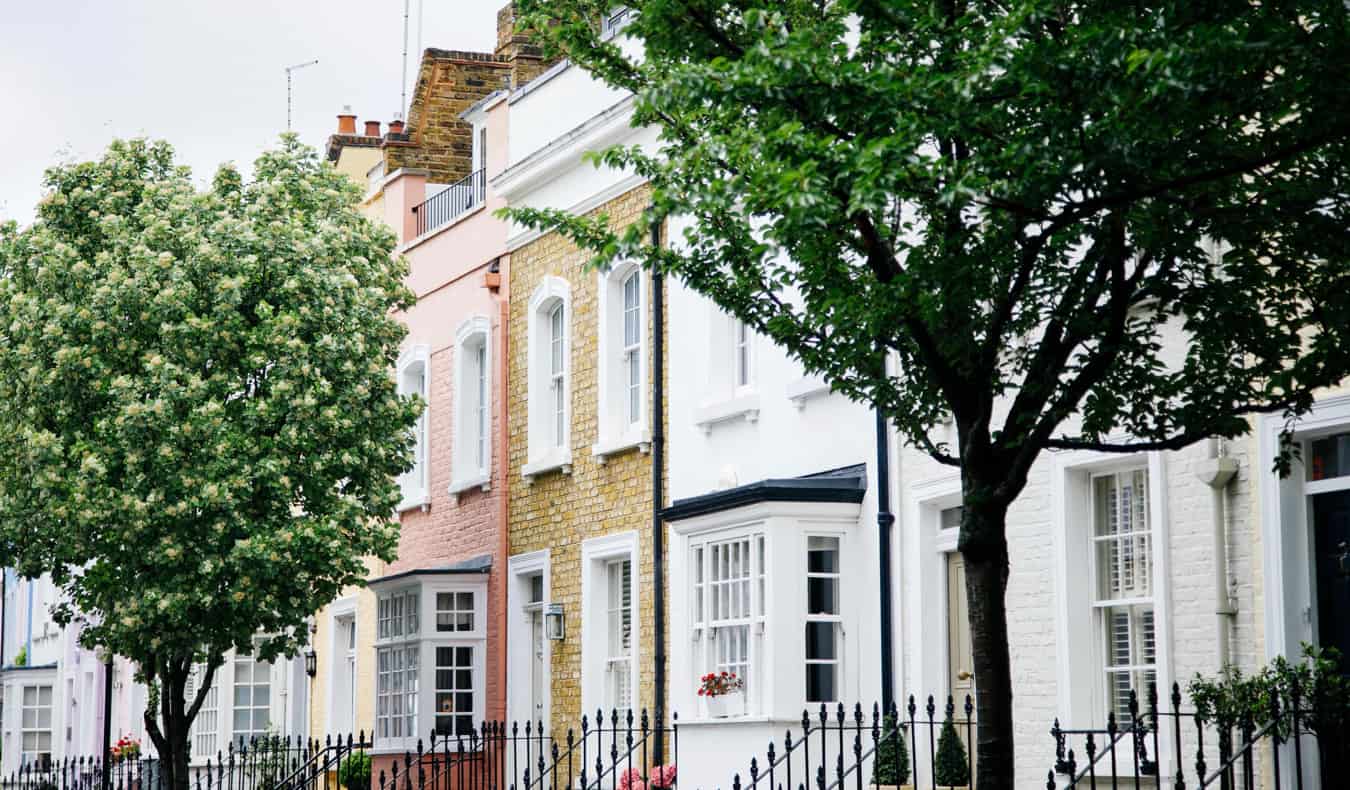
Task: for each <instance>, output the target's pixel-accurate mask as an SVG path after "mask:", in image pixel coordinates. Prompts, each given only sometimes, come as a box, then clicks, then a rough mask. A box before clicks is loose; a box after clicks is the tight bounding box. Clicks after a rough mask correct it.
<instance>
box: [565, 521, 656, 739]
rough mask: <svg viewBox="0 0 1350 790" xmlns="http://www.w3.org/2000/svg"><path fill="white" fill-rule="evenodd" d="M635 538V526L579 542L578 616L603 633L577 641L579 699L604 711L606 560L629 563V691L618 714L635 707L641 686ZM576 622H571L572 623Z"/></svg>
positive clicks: (606, 697) (639, 597)
mask: <svg viewBox="0 0 1350 790" xmlns="http://www.w3.org/2000/svg"><path fill="white" fill-rule="evenodd" d="M639 545H640V543H639V539H638V533H637V532H635V531H629V532H618V533H614V534H611V535H603V536H601V537H597V538H591V539H589V540H585V541H583V542H582V544H581V568H582V576H581V618H582V619H583V620H584V622H586V623H600V624H602V628H603V634H604V638H603V639H602V638H595V639H583V640H582V642H581V667H582V670H581V701H582V709H583V710H586V711H595V710H597V709H603V710H604V711H605V713H606V715H608V713H609V711H610V709H611V708H613V707H615V705H614V704H613V702H614V701H613V700H611V699H610V696H609V693H608V688H609V682H610V677H611V676H610V671H609V670H610V667H609V659H611V658H612V656H610V655H609V643H608V637H609V629H608V623H609V618H608V612H609V580H608V568H609V565H610V564H611V563H613V562H616V561H622V560H626V561H628V562H629V609H630V610H631V618H632V619H631V624H630V628H631V638H630V648H629V655H628V661H629V663H630V667H629V694H630V695H631V698H630V699H629V700H628V703H627V705H626V706H619V712H620V716H622V715H623V711H624V710H625V709H627V708H632V709H633V710H635V711H636V710H637V709H638V707H639V704H638V703H639V700H638V699H637V695H638V693H639V691H640V689H641V683H640V682H639V678H640V674H639V673H640V671H641V670H640V668H641V667H642V659H641V639H639V635H640V633H641V617H642V594H643V592H644V590H643V589H642V583H641V581H640V572H639V569H640V568H641V563H640V561H639ZM574 625H575V624H574Z"/></svg>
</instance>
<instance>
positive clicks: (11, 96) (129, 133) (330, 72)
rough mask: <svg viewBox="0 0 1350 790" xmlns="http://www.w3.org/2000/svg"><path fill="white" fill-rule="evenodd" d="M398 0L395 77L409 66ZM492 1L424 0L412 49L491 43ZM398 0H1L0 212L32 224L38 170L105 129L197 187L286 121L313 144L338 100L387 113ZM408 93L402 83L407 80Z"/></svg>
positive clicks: (254, 150) (383, 116)
mask: <svg viewBox="0 0 1350 790" xmlns="http://www.w3.org/2000/svg"><path fill="white" fill-rule="evenodd" d="M419 2H421V0H411V3H410V6H411V24H410V26H409V35H408V38H409V44H408V49H409V58H408V60H409V65H408V72H409V82H410V83H411V82H412V80H413V79H414V75H415V73H416V63H417V61H418V54H417V40H418V36H417V18H418V5H419ZM506 2H507V0H427V2H426V4H425V8H424V9H423V12H422V20H423V25H422V28H423V32H422V47H423V48H426V47H439V48H442V49H467V50H477V51H489V52H490V51H491V50H492V48H493V46H494V45H495V43H496V35H497V34H496V12H497V9H498V8H499V7H500V6H502V5H505V4H506ZM403 6H404V2H403V0H271V2H268V0H0V110H2V111H3V117H0V221H4V220H7V219H16V220H18V221H19V222H20V223H26V222H29V221H31V220H32V218H33V213H34V207H35V204H36V203H37V200H38V198H39V196H40V195H41V179H42V171H43V170H44V169H45V168H46V167H48V166H49V165H51V164H53V163H55V162H58V161H62V160H65V159H90V158H94V157H97V156H98V155H99V154H100V153H101V152H102V150H103V149H104V148H105V147H106V145H107V143H108V141H109V140H111V139H113V138H114V137H133V136H141V135H146V136H150V137H154V138H162V139H165V140H168V141H169V142H170V143H171V144H172V145H173V146H174V149H175V150H176V151H177V152H178V157H179V160H180V161H181V162H183V163H185V164H187V165H189V166H190V167H191V168H192V172H193V176H194V177H195V178H196V179H198V180H199V181H202V182H205V181H206V180H208V179H209V178H210V176H211V174H212V173H213V172H214V171H215V168H216V165H218V164H219V163H221V162H225V161H233V162H236V163H237V164H239V165H240V166H241V167H245V168H246V167H247V165H248V164H249V163H250V162H252V161H253V159H254V158H255V157H256V156H257V154H258V153H259V152H260V151H262V150H263V149H264V148H266V147H269V146H270V145H272V144H273V143H275V142H276V139H277V135H278V134H279V133H280V132H281V131H283V130H284V129H285V127H286V74H285V71H284V68H285V67H286V66H289V65H292V64H295V63H301V62H304V61H307V60H314V59H315V58H317V59H318V60H319V63H318V65H315V66H311V67H309V68H306V69H303V70H300V71H297V72H296V73H295V76H294V105H293V113H294V120H293V126H294V129H295V131H296V132H298V133H299V134H300V137H301V139H302V140H303V141H304V142H306V143H308V144H309V145H312V146H315V147H316V148H319V149H320V150H322V146H323V144H324V142H325V141H326V140H327V138H328V135H329V134H331V133H332V132H334V131H335V130H336V128H337V120H336V115H337V113H338V112H339V111H340V110H341V109H342V106H343V105H344V104H350V105H351V106H352V110H353V111H354V112H355V113H356V114H357V116H358V118H357V128H358V131H359V130H360V128H361V121H363V120H365V119H367V118H370V119H372V120H380V121H382V122H385V123H387V122H388V121H389V120H390V119H391V118H393V116H394V113H395V112H397V111H398V110H399V76H400V73H401V68H402V53H403ZM409 91H410V92H411V87H410V88H409Z"/></svg>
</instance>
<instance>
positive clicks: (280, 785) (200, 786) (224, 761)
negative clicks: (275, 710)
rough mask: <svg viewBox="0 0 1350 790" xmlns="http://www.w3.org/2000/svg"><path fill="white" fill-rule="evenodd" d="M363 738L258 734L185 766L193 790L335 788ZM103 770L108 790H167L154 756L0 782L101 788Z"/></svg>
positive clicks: (77, 762) (63, 767)
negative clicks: (338, 775) (317, 737)
mask: <svg viewBox="0 0 1350 790" xmlns="http://www.w3.org/2000/svg"><path fill="white" fill-rule="evenodd" d="M369 748H370V743H369V742H368V741H367V740H366V737H365V735H364V734H362V735H359V736H356V737H353V736H352V735H346V736H343V737H338V738H334V737H332V736H329V737H328V738H327V739H325V740H324V741H319V740H312V739H303V738H299V737H282V736H262V737H258V738H252V739H249V740H247V741H244V740H240V741H238V742H235V741H232V742H230V744H229V745H228V747H227V748H226V749H225V750H224V751H223V752H217V753H216V755H215V756H214V757H209V758H206V759H194V761H193V762H192V764H191V765H190V766H189V767H188V786H189V788H192V790H337V787H338V783H337V773H338V769H339V767H340V766H341V764H342V762H343V761H344V760H346V759H347V758H349V757H350V756H351V755H353V754H356V753H362V752H365V751H366V750H367V749H369ZM104 771H107V772H108V777H107V786H108V787H109V788H111V789H112V790H170V785H169V781H168V777H167V776H165V771H164V766H163V764H162V762H161V760H160V759H159V758H158V757H157V756H155V755H143V756H141V757H137V758H122V759H112V760H107V761H105V760H102V759H100V758H98V757H91V756H80V757H66V758H62V759H57V760H52V761H49V762H46V763H31V764H29V765H26V766H24V767H23V768H21V769H20V770H18V771H16V772H14V773H13V774H10V775H9V776H6V777H3V778H0V787H3V788H4V790H101V788H103V787H104V775H103V774H104Z"/></svg>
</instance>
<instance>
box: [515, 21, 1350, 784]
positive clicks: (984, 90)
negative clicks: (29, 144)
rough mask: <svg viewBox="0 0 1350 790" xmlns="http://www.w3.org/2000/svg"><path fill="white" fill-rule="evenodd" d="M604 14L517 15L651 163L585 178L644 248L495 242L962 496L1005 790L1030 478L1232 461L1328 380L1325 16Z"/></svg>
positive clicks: (575, 232) (992, 762)
mask: <svg viewBox="0 0 1350 790" xmlns="http://www.w3.org/2000/svg"><path fill="white" fill-rule="evenodd" d="M615 5H616V4H615V3H614V2H612V1H611V0H517V8H518V9H520V11H521V13H522V15H523V16H524V17H525V19H526V22H527V24H528V25H530V26H532V28H533V29H534V30H536V31H538V35H539V36H540V37H541V39H542V40H543V42H544V43H545V44H546V45H547V46H548V47H549V48H550V49H551V50H552V51H551V53H550V54H554V55H557V54H562V55H566V56H567V57H568V58H569V59H570V60H571V62H572V63H574V64H577V65H580V66H582V67H584V68H586V69H588V70H590V71H591V72H592V73H593V74H594V75H596V76H597V77H598V78H599V79H601V80H603V81H604V82H606V83H608V84H609V85H610V86H612V87H614V88H617V89H622V90H624V91H629V92H631V93H633V94H634V96H635V98H634V102H633V122H634V123H635V124H639V125H651V126H653V127H655V128H656V129H657V130H658V132H659V134H660V138H659V143H658V144H657V145H656V146H655V147H654V148H652V149H647V150H639V149H613V150H609V151H606V152H604V153H603V155H602V157H601V161H602V162H603V163H605V164H607V165H609V166H611V167H614V168H616V169H625V170H627V171H628V172H633V173H636V174H638V175H640V176H642V177H644V178H646V179H647V180H648V181H649V182H650V183H651V185H652V194H653V197H652V204H653V206H652V211H651V216H650V217H649V218H648V220H649V221H648V222H644V223H634V224H633V225H631V226H630V227H629V228H628V229H626V230H625V231H622V232H618V233H616V232H614V231H611V230H610V228H609V226H608V224H607V222H606V218H604V217H592V218H590V219H586V218H578V217H572V216H568V215H567V214H566V213H564V212H557V211H549V210H531V209H526V208H519V209H513V210H512V214H513V215H514V217H515V219H516V220H517V221H520V222H525V223H528V224H531V225H535V226H539V227H549V228H552V227H558V228H561V229H562V230H563V231H564V232H565V233H566V234H568V235H569V236H571V237H572V238H573V239H575V240H577V241H578V242H580V243H581V244H582V245H583V246H585V247H587V248H589V249H591V250H592V251H594V252H595V253H596V254H597V257H598V258H599V259H600V260H601V261H605V260H614V259H618V258H626V259H636V260H641V261H643V262H644V263H645V264H646V265H647V266H648V267H650V268H652V269H655V270H658V271H662V272H666V273H669V274H673V275H675V276H677V277H679V278H680V279H681V280H682V281H683V282H684V283H686V284H687V285H688V286H690V287H691V288H693V289H695V290H696V291H698V292H700V293H702V294H704V295H706V296H708V297H709V298H711V299H712V300H714V301H715V302H716V303H717V304H718V305H720V306H721V307H723V308H725V309H726V310H728V311H729V312H731V313H733V314H734V315H735V316H736V317H737V318H739V319H740V320H742V321H744V322H746V323H747V324H748V325H750V326H751V327H753V328H754V329H756V330H757V331H758V332H760V333H762V334H763V335H764V336H766V337H768V338H769V339H770V340H772V341H773V342H774V343H777V344H779V345H781V346H782V347H784V348H786V349H787V350H788V351H789V352H790V353H791V354H792V355H793V356H794V357H796V358H797V359H799V360H801V362H802V363H803V364H804V365H805V367H806V368H807V369H808V370H810V371H811V372H813V373H817V374H820V375H822V376H823V377H824V378H826V379H827V380H828V381H829V382H830V384H831V385H832V386H833V387H834V389H835V390H836V391H839V392H843V393H845V394H847V395H849V396H850V397H853V398H855V399H857V400H859V401H862V402H865V403H869V404H875V406H876V407H877V408H878V409H879V410H880V411H881V412H882V413H883V414H884V415H885V417H886V418H887V420H888V422H889V423H890V424H892V425H893V426H895V428H896V429H897V430H898V431H899V432H900V434H901V435H902V436H903V438H904V439H905V441H906V442H908V443H909V444H910V445H911V446H914V447H916V448H918V449H920V450H921V451H923V452H926V453H927V454H929V455H930V456H932V457H933V458H934V459H936V460H937V461H938V462H940V463H943V464H947V465H950V466H953V467H959V468H960V474H961V488H962V498H963V505H964V511H963V516H962V523H961V529H960V539H959V547H960V550H961V553H962V555H963V556H964V558H965V564H966V592H967V596H968V599H969V604H970V621H971V635H972V642H973V647H974V651H973V652H974V669H975V681H976V685H977V686H978V688H979V694H978V695H977V698H976V703H977V706H978V710H979V713H978V720H979V735H978V744H977V745H976V746H975V749H976V751H977V755H978V757H977V761H976V762H977V771H978V776H977V777H976V782H975V783H976V784H977V785H978V786H979V787H980V788H981V790H999V789H1000V788H1009V787H1012V784H1013V777H1014V773H1013V767H1014V760H1013V738H1012V735H1013V726H1012V725H1013V718H1012V708H1013V684H1012V675H1011V669H1010V656H1009V647H1008V627H1007V612H1006V609H1005V601H1004V591H1005V589H1006V585H1007V582H1008V577H1009V574H1010V573H1013V572H1015V568H1012V567H1011V566H1010V557H1009V553H1008V541H1007V514H1008V510H1009V508H1010V507H1011V506H1012V504H1013V502H1014V501H1016V500H1017V498H1018V497H1019V496H1020V495H1021V493H1022V491H1023V490H1024V488H1025V487H1026V485H1027V481H1028V475H1029V473H1030V472H1031V470H1032V468H1033V465H1034V464H1035V463H1036V461H1037V459H1038V458H1039V457H1040V456H1041V455H1042V454H1043V453H1045V452H1046V451H1054V450H1073V449H1090V450H1098V451H1104V452H1139V451H1142V450H1167V449H1176V448H1180V447H1185V446H1186V445H1188V444H1191V443H1193V442H1196V441H1198V440H1200V439H1202V438H1205V437H1212V436H1225V437H1231V436H1236V435H1239V434H1242V433H1244V432H1246V431H1247V430H1248V419H1247V416H1246V415H1248V414H1250V413H1252V412H1275V413H1283V414H1286V415H1288V416H1289V417H1291V418H1293V417H1296V416H1297V415H1298V414H1301V413H1303V412H1306V411H1307V410H1308V409H1309V408H1310V406H1311V404H1312V402H1313V393H1314V392H1315V390H1316V389H1317V388H1318V387H1321V386H1324V385H1327V384H1330V383H1333V382H1337V381H1339V380H1340V379H1342V378H1343V377H1345V376H1346V375H1347V374H1348V373H1350V320H1347V316H1350V296H1348V295H1350V266H1348V265H1347V263H1348V262H1350V241H1347V239H1350V236H1348V235H1347V234H1346V232H1345V229H1346V227H1347V225H1350V197H1347V195H1350V190H1347V184H1348V183H1350V148H1348V147H1347V146H1348V143H1347V141H1350V92H1347V91H1345V90H1344V87H1343V84H1342V83H1343V81H1344V74H1345V70H1346V67H1347V65H1348V64H1350V19H1347V16H1348V15H1350V11H1348V10H1347V8H1346V6H1345V4H1344V3H1339V2H1330V3H1325V2H1323V3H1319V2H1293V1H1290V2H1278V1H1277V2H1261V3H1252V2H1236V3H1195V2H1175V1H1170V2H1169V1H1166V0H1164V1H1161V2H1147V3H1120V2H1114V1H1111V0H1006V1H1005V2H989V1H987V0H938V1H937V2H932V1H930V0H922V2H915V1H913V0H886V1H885V2H877V0H829V1H826V0H628V1H627V2H625V3H624V4H623V5H624V6H626V8H627V11H628V14H627V17H628V18H627V22H626V23H620V24H619V25H613V24H603V23H602V20H610V21H613V20H614V19H615V17H614V16H613V11H614V7H615ZM616 28H617V33H616V32H615V31H616ZM625 39H628V40H629V41H630V42H631V43H632V45H631V46H625ZM635 53H636V54H635ZM667 216H669V217H677V218H680V219H681V221H682V222H681V224H680V225H678V226H677V227H679V232H677V233H672V234H671V236H672V237H673V238H672V242H673V243H672V244H671V245H670V246H669V247H668V248H666V249H654V248H653V247H652V246H651V245H650V244H648V243H647V240H648V238H649V236H648V234H647V231H648V229H649V227H650V225H651V223H652V222H659V221H660V220H661V219H662V218H663V217H667ZM672 224H673V225H674V223H672ZM1178 339H1180V340H1179V342H1177V341H1178ZM1165 346H1167V347H1166V348H1165ZM887 362H891V363H892V364H891V366H890V367H889V368H888V367H886V363H887ZM897 363H898V364H897ZM948 418H950V419H951V421H952V422H953V423H954V425H955V435H956V436H957V437H958V441H956V442H948V441H946V432H945V431H937V430H934V429H935V428H936V427H937V426H938V425H939V424H941V423H942V422H945V421H946V420H947V419H948ZM1286 460H1287V457H1286Z"/></svg>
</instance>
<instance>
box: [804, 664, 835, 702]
mask: <svg viewBox="0 0 1350 790" xmlns="http://www.w3.org/2000/svg"><path fill="white" fill-rule="evenodd" d="M838 674H839V667H838V666H837V665H835V664H808V665H807V667H806V701H807V702H836V701H837V700H838V691H837V688H838V677H837V676H838Z"/></svg>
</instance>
